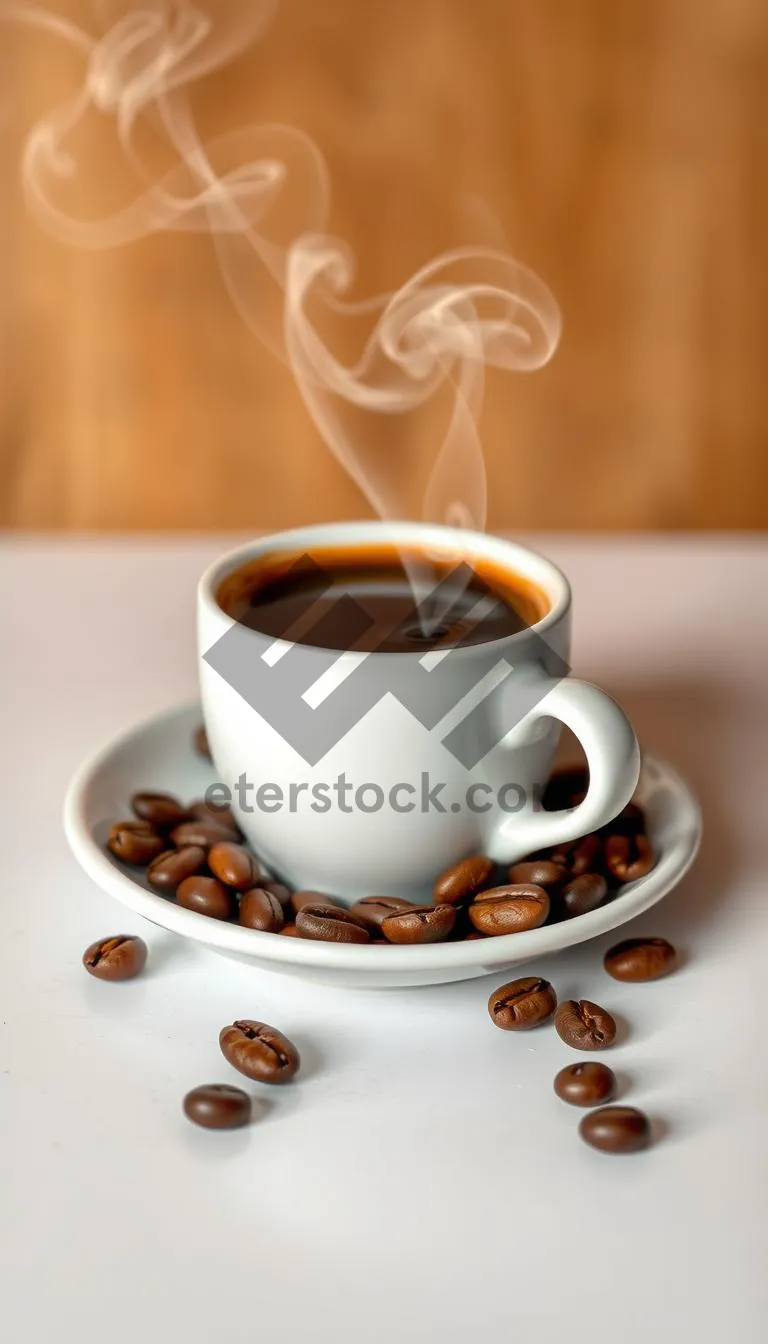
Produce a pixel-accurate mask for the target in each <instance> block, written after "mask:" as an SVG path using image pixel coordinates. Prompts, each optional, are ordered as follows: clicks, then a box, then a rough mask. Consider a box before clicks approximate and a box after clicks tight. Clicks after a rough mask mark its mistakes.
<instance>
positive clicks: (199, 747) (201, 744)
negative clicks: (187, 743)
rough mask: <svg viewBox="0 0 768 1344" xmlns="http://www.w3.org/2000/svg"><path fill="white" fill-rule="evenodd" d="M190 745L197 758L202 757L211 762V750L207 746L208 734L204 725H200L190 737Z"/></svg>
mask: <svg viewBox="0 0 768 1344" xmlns="http://www.w3.org/2000/svg"><path fill="white" fill-rule="evenodd" d="M192 745H193V747H194V748H195V751H196V752H197V753H198V755H199V756H204V757H205V759H206V760H207V761H210V760H212V759H213V758H212V756H211V748H210V747H209V745H208V734H207V733H206V731H205V724H204V723H201V724H200V726H199V727H198V728H196V729H195V731H194V733H193V735H192Z"/></svg>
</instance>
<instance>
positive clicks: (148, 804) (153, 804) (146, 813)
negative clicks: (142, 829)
mask: <svg viewBox="0 0 768 1344" xmlns="http://www.w3.org/2000/svg"><path fill="white" fill-rule="evenodd" d="M131 807H132V809H133V811H134V812H135V813H136V816H137V817H139V818H140V820H141V821H148V822H149V824H150V826H154V828H155V830H156V831H172V830H173V828H174V826H179V825H180V824H181V822H182V821H186V819H187V817H188V816H189V813H188V812H187V809H186V808H185V807H183V806H182V804H181V803H180V802H179V800H178V798H174V796H173V794H172V793H134V795H133V797H132V799H131Z"/></svg>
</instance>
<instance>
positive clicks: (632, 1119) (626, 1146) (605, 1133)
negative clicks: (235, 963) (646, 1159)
mask: <svg viewBox="0 0 768 1344" xmlns="http://www.w3.org/2000/svg"><path fill="white" fill-rule="evenodd" d="M579 1133H580V1135H581V1137H582V1139H583V1140H584V1142H585V1143H588V1144H589V1145H590V1147H591V1148H598V1149H599V1150H600V1152H601V1153H637V1152H639V1151H640V1149H641V1148H647V1147H648V1144H649V1143H650V1141H651V1125H650V1121H649V1120H648V1116H647V1115H643V1112H642V1111H638V1110H635V1107H634V1106H603V1107H602V1108H601V1110H599V1111H591V1112H590V1114H589V1115H585V1116H584V1119H583V1120H582V1121H581V1124H580V1125H579Z"/></svg>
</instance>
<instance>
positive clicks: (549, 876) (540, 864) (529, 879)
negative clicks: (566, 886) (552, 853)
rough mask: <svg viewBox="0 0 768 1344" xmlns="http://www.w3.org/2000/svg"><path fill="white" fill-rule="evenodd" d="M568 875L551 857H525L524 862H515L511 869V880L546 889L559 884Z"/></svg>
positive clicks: (549, 889)
mask: <svg viewBox="0 0 768 1344" xmlns="http://www.w3.org/2000/svg"><path fill="white" fill-rule="evenodd" d="M566 876H567V873H566V870H565V868H563V867H562V866H561V865H560V864H559V863H553V862H552V860H551V859H524V860H523V862H522V863H513V864H512V867H511V868H510V870H509V880H510V882H513V883H515V884H517V883H519V882H522V883H523V884H524V885H525V886H531V885H533V886H534V887H543V888H544V890H545V891H551V890H552V888H553V887H557V886H559V884H560V883H561V882H562V881H563V879H564V878H565V877H566Z"/></svg>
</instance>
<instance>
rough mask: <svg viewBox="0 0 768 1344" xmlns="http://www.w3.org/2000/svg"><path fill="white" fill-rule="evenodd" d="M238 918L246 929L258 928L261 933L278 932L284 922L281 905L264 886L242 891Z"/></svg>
mask: <svg viewBox="0 0 768 1344" xmlns="http://www.w3.org/2000/svg"><path fill="white" fill-rule="evenodd" d="M239 919H240V923H241V924H242V925H243V926H244V927H245V928H246V929H260V930H261V932H262V933H279V932H280V930H281V929H282V927H283V924H284V923H285V915H284V914H283V907H282V905H281V904H280V902H279V901H278V899H277V897H276V896H273V895H272V893H271V891H267V890H266V889H265V888H264V887H252V888H251V890H250V891H244V892H243V894H242V896H241V897H240V916H239Z"/></svg>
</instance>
